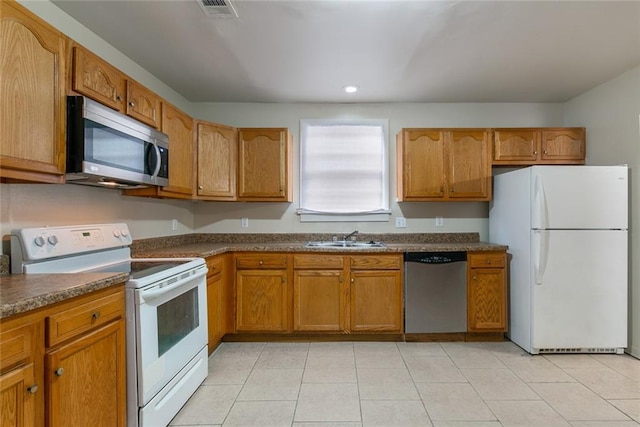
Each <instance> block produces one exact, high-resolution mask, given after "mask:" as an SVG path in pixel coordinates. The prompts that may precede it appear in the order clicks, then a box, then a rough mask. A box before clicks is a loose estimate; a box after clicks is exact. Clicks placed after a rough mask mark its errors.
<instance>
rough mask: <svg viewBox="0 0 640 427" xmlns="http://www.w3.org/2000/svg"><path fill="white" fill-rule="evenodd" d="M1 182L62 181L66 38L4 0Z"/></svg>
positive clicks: (0, 65)
mask: <svg viewBox="0 0 640 427" xmlns="http://www.w3.org/2000/svg"><path fill="white" fill-rule="evenodd" d="M0 16H1V18H0V52H2V54H1V55H0V76H2V78H0V123H2V125H0V178H9V179H18V180H26V181H35V182H50V183H63V182H64V173H65V124H66V123H65V111H66V106H65V104H66V85H65V76H66V57H65V49H66V43H67V39H66V38H65V37H64V36H63V35H62V34H61V33H59V32H58V31H56V30H55V29H53V28H52V27H50V26H49V25H48V24H46V23H45V22H44V21H42V20H40V19H39V18H38V17H36V16H35V15H33V14H32V13H30V12H28V11H27V10H26V9H24V8H23V7H22V6H20V5H19V4H17V3H14V2H7V1H2V2H0Z"/></svg>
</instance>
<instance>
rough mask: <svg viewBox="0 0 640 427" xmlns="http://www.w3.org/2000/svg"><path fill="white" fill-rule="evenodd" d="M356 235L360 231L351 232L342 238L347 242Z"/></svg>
mask: <svg viewBox="0 0 640 427" xmlns="http://www.w3.org/2000/svg"><path fill="white" fill-rule="evenodd" d="M356 234H358V230H355V231H353V232H351V233H349V234H346V235H344V236H342V240H343V241H345V242H346V241H347V240H348V239H350V238H352V237H353V236H355V235H356ZM354 240H355V239H354Z"/></svg>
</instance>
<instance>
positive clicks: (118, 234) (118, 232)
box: [113, 230, 120, 239]
mask: <svg viewBox="0 0 640 427" xmlns="http://www.w3.org/2000/svg"><path fill="white" fill-rule="evenodd" d="M113 237H115V238H116V239H117V238H118V237H120V230H113Z"/></svg>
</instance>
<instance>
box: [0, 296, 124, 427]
mask: <svg viewBox="0 0 640 427" xmlns="http://www.w3.org/2000/svg"><path fill="white" fill-rule="evenodd" d="M124 300H125V295H124V285H118V286H115V287H111V288H109V289H104V290H100V291H96V292H93V293H90V294H87V295H83V296H80V297H77V298H74V299H72V300H69V301H65V302H62V303H58V304H54V305H51V306H47V307H44V308H42V309H38V310H34V311H31V312H28V313H24V314H19V315H16V316H12V317H9V318H6V319H2V320H1V321H0V330H1V331H2V332H1V333H0V407H1V408H2V411H0V425H1V426H3V427H4V426H42V425H45V424H46V425H49V426H77V425H95V424H96V423H98V424H99V425H108V426H124V425H125V423H126V418H125V417H126V350H125V320H124V305H125V301H124ZM45 337H46V338H47V339H46V340H45ZM96 420H98V421H96Z"/></svg>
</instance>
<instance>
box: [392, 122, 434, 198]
mask: <svg viewBox="0 0 640 427" xmlns="http://www.w3.org/2000/svg"><path fill="white" fill-rule="evenodd" d="M397 144H398V147H397V148H398V175H399V176H398V200H400V201H403V200H427V199H438V198H442V197H444V195H445V192H444V191H445V188H444V186H445V182H444V179H445V178H444V135H443V134H442V132H440V131H439V130H436V129H434V130H429V129H424V130H420V129H413V130H403V131H402V134H401V138H399V139H398V141H397Z"/></svg>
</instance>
